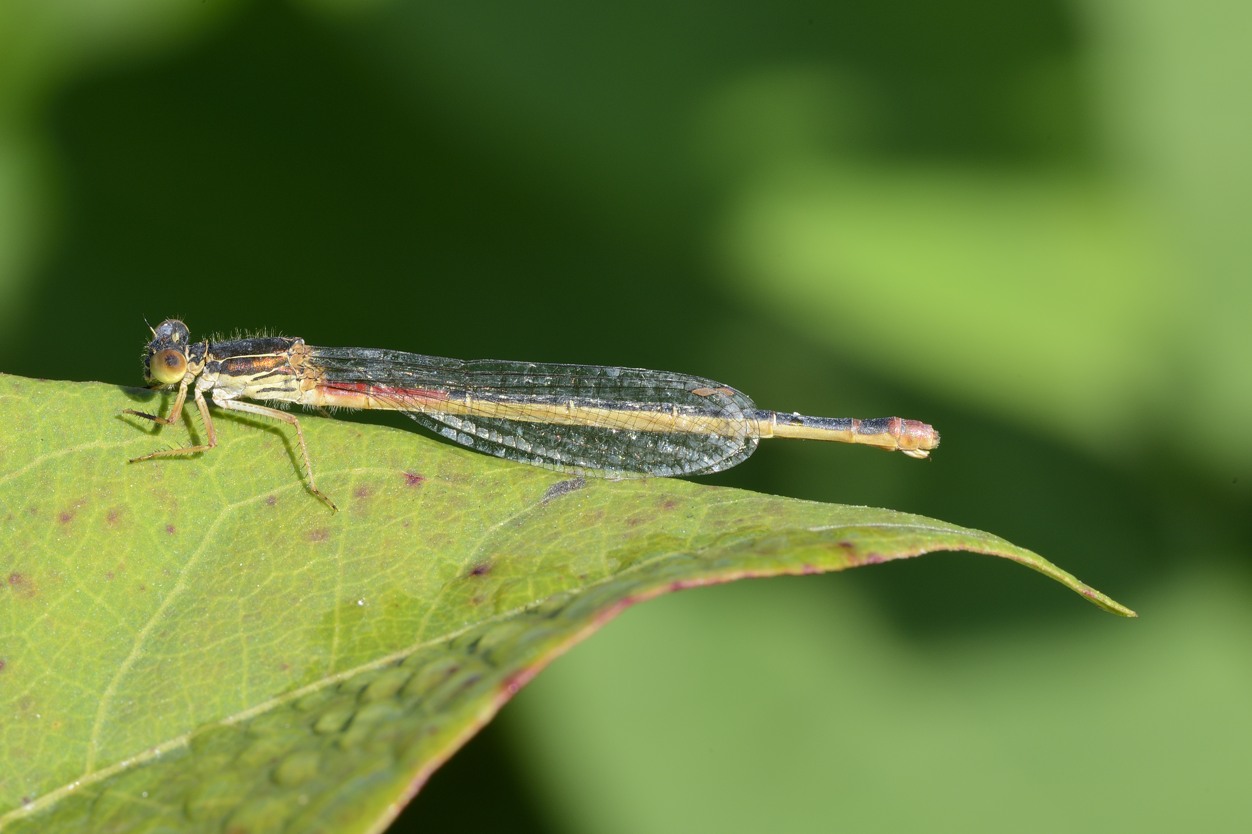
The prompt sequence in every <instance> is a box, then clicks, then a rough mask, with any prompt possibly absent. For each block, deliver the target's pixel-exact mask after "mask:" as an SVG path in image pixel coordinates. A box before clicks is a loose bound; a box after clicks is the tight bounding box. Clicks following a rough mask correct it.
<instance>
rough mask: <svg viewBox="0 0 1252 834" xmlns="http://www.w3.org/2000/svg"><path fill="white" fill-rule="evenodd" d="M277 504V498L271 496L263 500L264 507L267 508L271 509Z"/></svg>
mask: <svg viewBox="0 0 1252 834" xmlns="http://www.w3.org/2000/svg"><path fill="white" fill-rule="evenodd" d="M277 503H278V496H276V495H271V496H269V497H268V498H266V499H265V506H267V507H272V506H274V505H275V504H277Z"/></svg>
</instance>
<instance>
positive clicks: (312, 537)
mask: <svg viewBox="0 0 1252 834" xmlns="http://www.w3.org/2000/svg"><path fill="white" fill-rule="evenodd" d="M305 538H307V539H308V540H309V541H311V542H324V541H326V540H327V539H329V538H330V531H329V530H327V529H326V528H325V527H319V528H317V529H316V530H310V531H309V533H308V535H307V536H305Z"/></svg>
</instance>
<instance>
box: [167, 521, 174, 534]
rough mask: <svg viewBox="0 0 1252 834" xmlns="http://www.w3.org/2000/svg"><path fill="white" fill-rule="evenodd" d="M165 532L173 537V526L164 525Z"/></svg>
mask: <svg viewBox="0 0 1252 834" xmlns="http://www.w3.org/2000/svg"><path fill="white" fill-rule="evenodd" d="M165 532H167V533H169V534H170V535H171V536H172V535H174V525H173V524H167V525H165Z"/></svg>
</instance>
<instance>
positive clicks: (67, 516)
mask: <svg viewBox="0 0 1252 834" xmlns="http://www.w3.org/2000/svg"><path fill="white" fill-rule="evenodd" d="M73 520H74V511H73V510H62V511H61V512H60V513H58V514H57V521H59V522H61V523H62V524H69V523H70V522H71V521H73Z"/></svg>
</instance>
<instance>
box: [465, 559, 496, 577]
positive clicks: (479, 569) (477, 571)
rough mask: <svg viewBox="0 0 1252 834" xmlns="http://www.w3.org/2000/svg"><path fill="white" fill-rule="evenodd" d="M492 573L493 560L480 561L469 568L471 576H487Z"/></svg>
mask: <svg viewBox="0 0 1252 834" xmlns="http://www.w3.org/2000/svg"><path fill="white" fill-rule="evenodd" d="M489 573H491V562H479V563H478V564H476V565H474V566H473V567H472V568H470V569H469V574H468V575H469V576H485V575H487V574H489Z"/></svg>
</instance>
